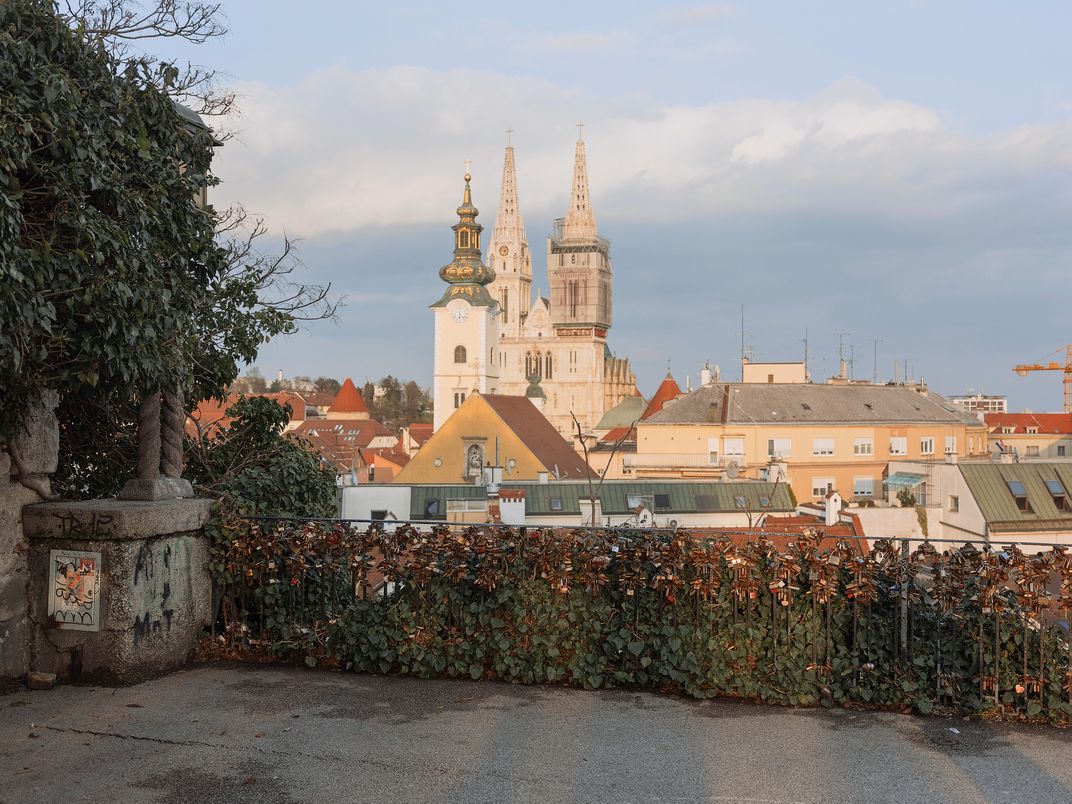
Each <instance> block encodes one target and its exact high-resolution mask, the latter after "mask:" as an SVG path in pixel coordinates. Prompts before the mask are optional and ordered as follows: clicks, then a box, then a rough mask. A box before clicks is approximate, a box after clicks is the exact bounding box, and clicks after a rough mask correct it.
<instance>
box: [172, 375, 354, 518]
mask: <svg viewBox="0 0 1072 804" xmlns="http://www.w3.org/2000/svg"><path fill="white" fill-rule="evenodd" d="M291 412H292V411H291V409H290V405H280V404H279V403H277V402H275V401H274V400H271V399H267V398H266V397H258V396H254V397H242V398H240V399H239V400H238V401H237V402H235V403H234V404H233V405H231V406H230V407H229V408H227V411H226V414H227V416H228V417H230V418H231V419H232V421H231V422H230V424H229V425H228V426H227V427H226V428H223V427H214V428H211V429H210V430H209V431H208V432H206V433H203V434H202V435H201V437H200V438H187V441H186V465H187V469H186V476H187V477H188V478H189V479H190V480H191V482H193V483H194V485H195V486H196V487H197V489H198V491H199V492H200V493H202V494H205V495H208V496H213V497H217V498H220V499H221V500H223V501H224V503H225V505H224V510H225V511H226V512H227V513H228V514H231V515H234V516H289V517H294V516H298V517H301V516H307V517H324V516H331V515H333V514H334V513H335V510H336V493H337V492H336V487H335V473H334V472H332V471H331V470H329V469H325V468H324V467H323V466H322V465H321V463H320V459H319V458H318V457H317V456H316V454H315V453H313V452H311V451H310V450H308V449H306V448H305V446H303V444H302V443H301V441H300V440H298V439H297V438H296V437H288V436H286V435H284V430H285V429H286V426H287V423H288V422H289V421H290V416H291Z"/></svg>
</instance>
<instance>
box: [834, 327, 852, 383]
mask: <svg viewBox="0 0 1072 804" xmlns="http://www.w3.org/2000/svg"><path fill="white" fill-rule="evenodd" d="M851 334H852V333H851V332H839V333H838V334H837V336H838V343H837V364H838V376H839V377H841V378H842V379H845V377H844V371H843V370H842V367H843V366H844V365H845V336H846V335H851Z"/></svg>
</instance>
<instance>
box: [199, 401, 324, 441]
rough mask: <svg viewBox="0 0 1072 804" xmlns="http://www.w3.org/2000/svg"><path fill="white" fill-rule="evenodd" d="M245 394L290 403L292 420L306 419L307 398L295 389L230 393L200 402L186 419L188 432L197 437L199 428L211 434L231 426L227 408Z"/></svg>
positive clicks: (280, 402) (283, 403) (281, 403)
mask: <svg viewBox="0 0 1072 804" xmlns="http://www.w3.org/2000/svg"><path fill="white" fill-rule="evenodd" d="M243 396H245V397H252V396H263V397H264V398H266V399H274V400H275V401H276V402H278V403H279V404H280V405H285V404H289V405H290V408H291V410H292V411H293V413H292V414H291V417H290V420H291V421H292V422H300V421H304V420H305V416H306V410H305V399H304V398H302V396H301V395H300V394H297V393H295V392H293V391H280V392H278V393H271V394H268V393H265V394H228V395H227V399H225V400H224V401H223V402H220V401H219V400H218V399H203V400H202V401H201V402H199V403H198V404H197V407H196V408H194V409H193V411H192V412H191V413H190V417H189V418H188V419H187V420H186V432H187V433H188V434H189V435H191V436H194V437H196V436H197V431H198V429H200V430H201V431H202V432H204V433H205V434H206V435H209V434H211V432H212V431H214V430H217V429H220V430H224V429H226V428H228V427H230V426H231V422H232V421H233V420H232V419H231V417H230V416H228V415H227V408H229V407H231V405H233V404H234V403H235V402H237V401H238V400H239V399H241V398H242V397H243ZM191 420H192V421H191Z"/></svg>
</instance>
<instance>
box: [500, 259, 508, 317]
mask: <svg viewBox="0 0 1072 804" xmlns="http://www.w3.org/2000/svg"><path fill="white" fill-rule="evenodd" d="M503 267H504V268H505V267H506V263H503ZM509 302H510V291H509V290H507V289H506V288H503V291H502V302H501V303H500V304H501V306H502V322H503V323H504V324H505V323H506V322H507V321H508V320H509Z"/></svg>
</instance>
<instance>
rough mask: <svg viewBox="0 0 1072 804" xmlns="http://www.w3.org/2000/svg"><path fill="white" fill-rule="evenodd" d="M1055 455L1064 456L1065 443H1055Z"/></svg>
mask: <svg viewBox="0 0 1072 804" xmlns="http://www.w3.org/2000/svg"><path fill="white" fill-rule="evenodd" d="M1057 457H1058V458H1063V457H1065V445H1064V444H1058V445H1057Z"/></svg>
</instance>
